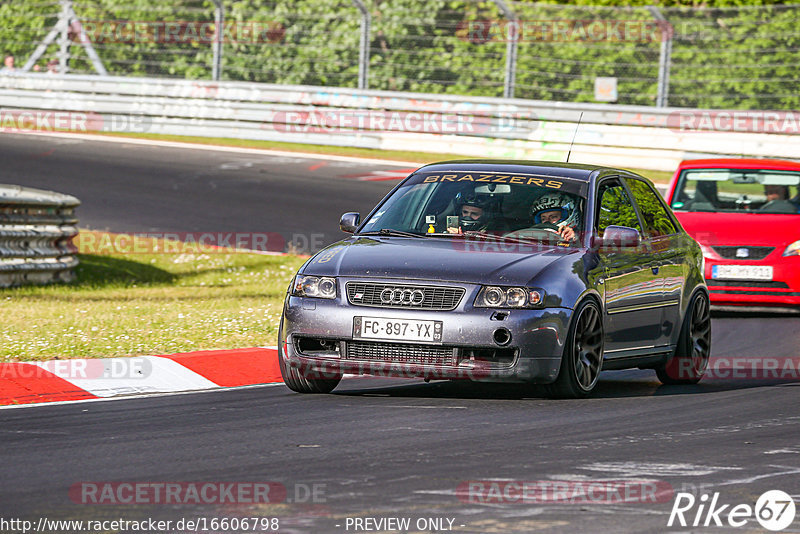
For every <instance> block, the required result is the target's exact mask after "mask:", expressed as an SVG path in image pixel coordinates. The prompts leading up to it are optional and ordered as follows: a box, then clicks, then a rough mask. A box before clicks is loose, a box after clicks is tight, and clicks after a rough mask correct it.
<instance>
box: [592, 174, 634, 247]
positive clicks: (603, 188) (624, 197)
mask: <svg viewBox="0 0 800 534" xmlns="http://www.w3.org/2000/svg"><path fill="white" fill-rule="evenodd" d="M597 196H598V198H599V199H600V200H599V202H598V204H597V233H598V234H599V235H600V236H602V235H603V232H604V231H605V229H606V228H607V227H609V226H612V225H614V226H627V227H629V228H636V229H637V230H639V233H640V234H641V233H642V226H641V225H640V224H639V218H638V217H637V216H636V210H635V209H634V208H633V203H632V202H631V199H630V197H629V196H628V193H627V192H626V191H625V188H624V187H622V184H621V183H619V182H618V181H616V180H611V181H605V182H603V183H602V184H600V189H599V190H598V195H597Z"/></svg>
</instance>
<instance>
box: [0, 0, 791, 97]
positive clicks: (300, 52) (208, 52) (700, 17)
mask: <svg viewBox="0 0 800 534" xmlns="http://www.w3.org/2000/svg"><path fill="white" fill-rule="evenodd" d="M364 3H365V4H366V5H367V8H368V10H369V13H370V16H371V27H370V32H369V40H368V51H369V63H368V65H369V70H368V73H369V74H368V83H367V85H368V88H370V89H384V90H393V91H408V92H426V93H447V94H457V95H480V96H503V94H504V86H505V84H506V79H507V76H508V72H507V70H506V61H507V55H508V54H509V52H510V49H511V48H512V47H510V46H509V41H510V40H511V41H514V42H515V45H516V65H515V68H514V71H513V72H514V76H515V83H514V89H513V95H514V96H515V97H518V98H527V99H540V100H555V101H568V102H593V101H595V98H596V91H595V82H596V79H597V78H598V77H612V78H616V84H617V85H616V87H617V98H616V102H617V103H620V104H637V105H655V104H656V97H657V94H658V80H659V65H660V58H661V57H662V56H661V54H662V41H663V40H664V39H666V38H667V37H671V57H670V61H669V64H668V72H669V93H668V99H667V103H668V104H669V105H671V106H682V107H702V108H738V109H796V108H797V107H798V104H799V102H798V100H799V99H800V92H798V91H797V90H796V88H797V86H798V82H800V72H799V71H798V69H797V67H796V66H797V65H798V64H800V29H798V26H797V21H798V20H799V19H800V5H766V6H750V7H736V8H715V9H711V8H660V12H661V13H662V14H663V16H664V17H665V18H666V20H667V21H668V25H666V26H665V25H659V24H657V22H656V18H655V15H654V13H653V12H652V11H651V10H650V9H648V8H644V7H587V6H571V5H555V4H536V3H528V2H521V1H520V2H506V4H507V5H508V7H509V8H510V9H511V11H512V12H513V17H515V19H516V20H515V22H514V23H513V24H512V23H510V19H509V15H508V14H507V13H504V12H503V11H502V10H501V9H500V8H498V6H497V5H496V4H495V3H494V2H492V1H478V0H462V1H449V0H427V1H423V0H365V2H364ZM65 5H69V6H71V8H72V9H73V10H74V13H75V15H76V16H77V18H78V19H79V20H80V21H81V22H80V25H78V24H77V23H75V22H74V21H73V22H72V25H71V26H70V29H69V30H68V31H67V32H66V33H63V35H62V34H59V36H57V37H56V38H54V39H53V40H52V42H51V43H50V44H49V45H48V46H47V47H46V50H45V51H44V53H43V54H42V55H41V57H40V58H39V60H38V61H37V66H38V69H39V70H40V71H43V70H46V69H48V68H49V69H51V70H54V71H59V70H64V69H63V67H62V66H56V65H55V64H56V62H58V61H63V66H64V67H66V68H67V69H68V71H69V72H72V73H85V74H93V73H95V72H96V71H95V68H94V66H93V64H92V61H91V58H90V57H89V55H88V53H89V48H88V47H87V46H86V45H87V42H85V41H88V44H91V45H92V48H93V49H94V50H95V51H96V53H97V56H98V57H99V58H100V60H101V62H102V63H103V65H104V67H105V69H106V70H107V71H108V74H110V75H124V76H153V77H162V76H163V77H179V78H187V79H211V77H212V74H213V72H214V68H213V59H214V41H215V40H220V41H221V47H220V48H221V52H222V53H221V61H220V67H221V69H220V71H221V79H223V80H241V81H254V82H267V83H277V84H303V85H318V86H331V87H356V86H357V84H358V76H359V36H360V27H361V13H360V11H359V10H358V8H357V7H356V6H355V5H354V3H353V2H352V1H351V0H267V1H259V0H237V1H231V0H224V2H223V6H224V24H223V27H222V29H221V31H220V33H216V31H215V30H216V26H215V24H214V20H215V5H214V3H213V2H211V1H210V0H175V1H173V2H164V1H163V0H136V1H135V2H130V1H123V0H74V1H72V2H69V1H67V0H61V1H36V0H9V1H6V2H4V3H3V4H2V5H0V52H3V53H4V57H5V56H6V55H13V56H15V59H16V68H20V67H22V66H23V65H24V63H25V62H26V61H27V59H28V58H29V57H30V56H31V54H33V52H34V50H36V48H37V46H39V45H40V43H42V42H43V41H44V40H45V38H46V37H47V36H48V34H49V33H51V31H52V30H53V28H54V27H56V26H57V23H58V22H59V14H60V13H63V10H64V9H65ZM81 30H82V31H83V32H84V33H85V36H86V38H85V39H81V33H80V32H81ZM57 33H58V32H57ZM220 35H221V37H220ZM82 41H84V42H82ZM48 63H49V66H48Z"/></svg>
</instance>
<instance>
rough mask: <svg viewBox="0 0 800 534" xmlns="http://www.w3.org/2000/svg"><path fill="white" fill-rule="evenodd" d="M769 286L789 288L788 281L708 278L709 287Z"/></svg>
mask: <svg viewBox="0 0 800 534" xmlns="http://www.w3.org/2000/svg"><path fill="white" fill-rule="evenodd" d="M715 286H716V287H769V288H773V289H789V284H787V283H786V282H768V281H745V280H708V287H709V288H711V287H715Z"/></svg>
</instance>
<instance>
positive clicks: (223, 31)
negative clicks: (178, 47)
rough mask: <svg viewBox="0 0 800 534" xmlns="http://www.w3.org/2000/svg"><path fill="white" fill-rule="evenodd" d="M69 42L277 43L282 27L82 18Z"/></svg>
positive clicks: (260, 23)
mask: <svg viewBox="0 0 800 534" xmlns="http://www.w3.org/2000/svg"><path fill="white" fill-rule="evenodd" d="M69 33H70V37H71V38H72V40H73V41H89V42H92V43H97V44H109V43H124V44H132V43H158V44H208V43H216V42H222V43H226V44H270V43H280V42H281V41H283V39H284V37H285V36H286V27H285V26H284V25H283V24H282V23H280V22H278V21H226V22H223V23H222V26H221V27H220V28H219V30H218V29H217V25H216V24H215V23H214V22H213V21H196V20H172V21H162V20H83V21H81V22H75V23H73V24H72V25H71V26H70V30H69Z"/></svg>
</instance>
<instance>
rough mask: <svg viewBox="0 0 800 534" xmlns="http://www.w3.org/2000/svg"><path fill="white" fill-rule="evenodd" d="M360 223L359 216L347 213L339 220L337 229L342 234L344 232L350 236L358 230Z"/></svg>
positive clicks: (358, 214)
mask: <svg viewBox="0 0 800 534" xmlns="http://www.w3.org/2000/svg"><path fill="white" fill-rule="evenodd" d="M360 221H361V214H360V213H355V212H349V213H345V214H344V215H342V218H341V219H339V228H340V229H341V230H342V232H346V233H348V234H352V233H353V232H355V231H356V229H357V228H358V223H359V222H360Z"/></svg>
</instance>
